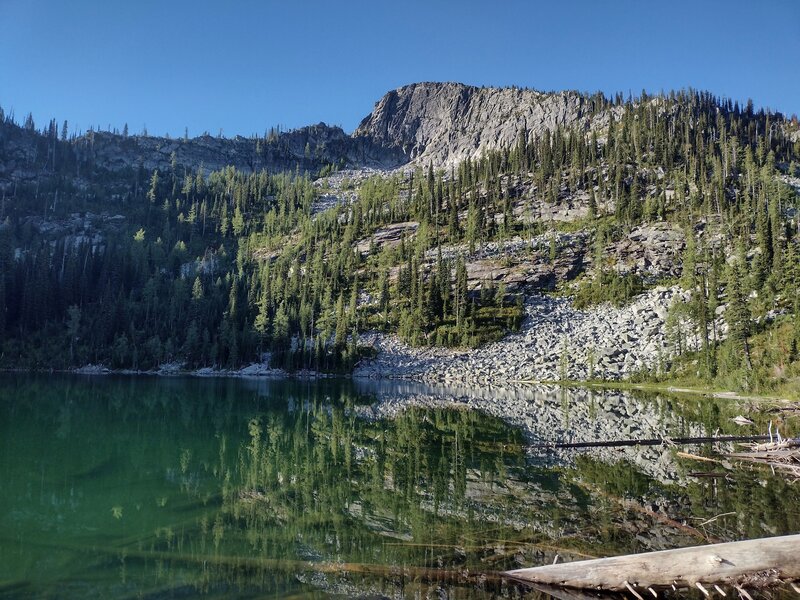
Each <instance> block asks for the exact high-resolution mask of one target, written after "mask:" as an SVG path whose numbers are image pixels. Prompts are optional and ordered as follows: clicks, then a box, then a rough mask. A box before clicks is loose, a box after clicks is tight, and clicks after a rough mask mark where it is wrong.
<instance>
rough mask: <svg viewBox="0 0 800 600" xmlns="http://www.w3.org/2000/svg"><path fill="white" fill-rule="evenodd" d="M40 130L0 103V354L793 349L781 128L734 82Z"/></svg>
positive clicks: (542, 364) (533, 365) (682, 355)
mask: <svg viewBox="0 0 800 600" xmlns="http://www.w3.org/2000/svg"><path fill="white" fill-rule="evenodd" d="M56 130H57V128H56V125H55V123H51V124H50V125H49V126H48V127H46V128H45V129H44V130H43V131H39V130H37V129H36V128H35V127H34V126H33V124H32V123H27V124H25V125H22V126H20V125H18V124H16V123H14V122H13V121H12V120H11V119H9V118H4V119H3V123H2V125H0V190H2V191H1V192H0V193H2V198H3V200H2V205H0V223H3V225H1V226H0V267H2V270H1V271H0V273H2V277H0V307H2V311H1V312H0V317H1V318H0V332H2V334H3V335H2V338H0V339H2V349H0V366H3V367H20V366H22V367H36V368H42V367H53V366H56V367H69V366H79V365H85V364H87V363H94V364H103V365H106V366H109V367H115V368H131V369H157V368H160V367H163V366H164V365H173V367H171V368H174V365H183V368H187V369H195V368H206V367H207V368H214V369H223V368H224V369H240V368H242V367H246V366H247V365H250V364H251V363H257V365H256V366H253V367H248V368H250V371H249V372H264V371H265V370H266V369H267V365H269V366H270V367H273V368H274V367H281V368H285V369H288V370H298V369H311V370H327V371H345V372H349V371H350V370H352V368H353V367H354V366H355V365H356V364H358V365H359V366H358V371H357V372H358V373H359V374H362V375H365V376H371V377H374V376H394V377H411V378H417V379H435V380H459V381H467V380H474V381H483V380H487V379H489V380H491V379H492V378H493V377H499V378H506V379H553V378H562V379H563V378H597V377H601V378H631V377H642V376H645V375H647V376H656V375H657V376H681V377H686V376H688V375H691V376H692V377H696V378H701V379H703V380H705V381H717V382H718V383H719V384H720V385H730V386H733V387H739V388H748V389H753V388H758V387H759V386H760V387H761V388H763V387H764V386H767V387H769V386H773V387H774V386H779V385H790V384H791V385H793V382H794V381H795V378H796V377H797V375H798V374H800V365H798V364H797V352H796V347H797V342H798V341H800V327H799V326H797V325H796V324H795V323H796V322H797V319H796V317H795V316H796V315H797V314H798V309H797V306H796V301H795V298H796V297H797V291H798V286H799V285H800V267H799V266H798V259H797V257H798V255H799V254H798V246H797V244H798V237H797V230H798V229H797V228H798V223H797V216H796V215H797V212H796V211H797V206H798V197H797V190H798V188H800V180H798V179H797V177H798V176H799V175H800V172H798V168H797V165H798V162H800V160H799V159H800V140H798V131H797V124H796V122H793V121H790V120H787V119H785V118H784V117H783V116H782V115H776V114H770V113H767V112H764V111H761V110H757V109H755V108H754V107H752V105H747V106H739V105H738V104H735V103H733V102H731V101H727V100H720V99H718V98H715V97H713V96H712V95H710V94H707V93H700V92H694V91H688V92H687V91H684V92H676V93H671V94H668V95H659V96H643V97H640V98H634V99H628V100H625V99H623V98H622V97H619V96H618V97H616V98H613V99H611V98H605V97H603V96H601V95H592V96H589V95H584V94H578V93H575V92H559V93H540V92H535V91H531V90H521V89H516V88H474V87H469V86H464V85H460V84H432V83H423V84H416V85H411V86H406V87H403V88H400V89H398V90H395V91H393V92H389V93H388V94H387V95H386V96H384V97H383V98H382V99H381V100H380V101H379V102H378V103H377V105H376V107H375V109H374V111H373V112H372V113H371V114H370V115H369V116H367V117H366V118H365V119H364V120H363V121H362V123H361V125H360V126H359V127H358V128H357V130H356V131H355V132H354V133H353V135H352V136H350V135H347V134H345V133H344V132H342V131H341V130H340V129H336V128H330V127H327V126H324V125H317V126H312V127H308V128H303V129H300V130H296V131H292V132H284V133H279V132H273V133H272V134H268V135H266V136H264V137H263V138H261V137H259V138H247V139H245V138H235V139H232V140H228V139H224V138H213V137H209V136H205V137H201V138H194V139H183V140H169V139H166V138H155V137H150V136H130V135H129V136H124V135H120V134H114V133H108V132H105V133H103V132H94V133H89V134H87V135H84V136H80V137H75V136H72V137H69V136H61V135H59V134H57V131H56ZM62 138H63V139H62ZM398 167H402V168H399V169H398ZM604 303H605V304H604ZM514 332H518V333H514ZM376 351H379V352H380V354H379V356H378V357H377V360H375V361H370V360H369V358H370V357H371V356H372V355H373V353H374V352H376ZM670 374H671V375H670Z"/></svg>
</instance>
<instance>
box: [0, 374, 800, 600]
mask: <svg viewBox="0 0 800 600" xmlns="http://www.w3.org/2000/svg"><path fill="white" fill-rule="evenodd" d="M462 392H463V393H462ZM462 392H458V393H452V394H450V395H448V394H446V393H444V392H443V390H433V391H432V390H430V389H427V390H423V389H420V388H418V387H413V386H412V387H410V388H409V387H407V386H405V387H404V384H399V385H397V386H395V387H394V388H392V386H391V385H386V384H381V385H380V386H378V387H376V386H374V385H373V386H370V385H367V386H364V385H363V384H358V385H354V384H352V383H350V382H347V381H336V380H326V381H321V382H286V381H263V380H261V381H237V380H216V379H215V380H197V379H163V378H162V379H158V378H153V379H147V378H100V379H91V378H90V379H86V378H77V377H50V378H43V377H28V376H24V377H22V376H13V377H12V376H7V377H3V378H0V399H2V404H1V405H0V414H1V415H2V419H1V420H0V428H1V429H0V431H2V441H3V452H2V457H0V476H1V477H2V479H3V486H2V491H0V530H2V532H3V533H2V534H1V535H2V539H0V582H2V584H0V596H2V597H34V596H35V597H40V596H47V595H57V596H59V597H91V596H97V597H108V596H115V597H124V596H137V597H152V598H156V597H173V596H175V595H181V594H189V595H193V594H198V593H203V594H207V595H210V596H214V595H222V596H226V597H230V596H241V597H250V596H252V595H262V594H277V595H281V596H283V595H288V596H291V595H302V596H303V597H307V596H308V595H310V594H311V595H313V594H320V595H323V596H325V595H329V594H344V595H378V596H384V595H385V596H390V597H395V596H402V597H417V596H420V595H422V596H425V595H427V594H431V593H434V592H436V593H438V592H437V590H438V591H440V592H443V593H445V592H446V593H451V594H455V595H457V596H458V597H490V596H509V597H512V596H515V595H517V594H519V593H523V592H524V590H522V589H519V588H517V587H516V586H515V585H514V584H511V583H509V582H507V581H504V580H502V579H501V578H499V577H498V576H497V575H496V573H497V572H499V571H502V570H504V569H508V568H514V567H518V566H529V565H536V564H545V563H549V562H552V561H553V559H554V557H555V555H556V554H559V555H560V556H561V557H562V558H563V559H568V560H569V559H578V558H581V557H587V556H600V555H609V554H616V553H621V552H631V551H641V550H650V549H661V548H665V547H674V546H681V545H689V544H694V543H700V542H702V541H703V539H704V538H705V539H711V538H714V539H717V538H718V539H734V538H738V537H745V536H748V537H752V536H757V535H764V534H767V533H770V534H771V533H784V532H790V531H797V530H798V526H799V525H800V523H798V517H797V514H796V513H795V512H793V511H792V510H788V507H791V506H796V504H797V501H798V493H797V491H796V489H794V488H792V487H791V486H790V485H788V484H787V483H785V482H783V481H782V480H780V479H779V478H775V477H771V476H769V475H768V474H766V473H760V474H759V477H760V479H759V480H758V481H754V478H753V474H752V472H740V471H736V470H731V471H730V472H729V473H727V475H726V477H727V482H726V481H725V480H718V479H717V478H696V477H690V476H689V474H688V469H687V467H686V466H685V465H683V464H682V463H680V461H678V460H677V459H675V457H674V455H673V453H674V451H673V450H671V449H668V448H667V449H658V450H657V452H659V453H662V454H664V455H668V457H669V458H668V459H667V458H664V459H661V458H659V457H660V455H658V456H655V455H654V456H655V458H653V459H652V460H656V461H659V460H660V461H662V462H663V465H670V466H671V467H674V468H675V469H677V470H679V471H680V472H679V473H676V478H677V479H679V480H680V482H681V483H680V485H675V484H674V482H673V480H670V479H668V478H667V479H665V478H663V477H661V476H660V475H659V473H660V471H659V470H658V469H655V470H654V469H649V470H648V467H646V466H645V465H643V464H642V465H640V464H637V462H636V461H637V460H639V461H640V462H641V461H642V459H641V458H637V457H635V456H634V455H632V454H631V453H630V452H631V451H630V450H626V452H627V454H619V455H618V456H616V457H614V456H613V455H612V454H610V453H609V452H608V451H607V450H604V452H603V453H584V454H581V455H572V456H571V457H567V456H565V455H558V456H549V457H545V458H544V459H542V458H541V457H537V456H533V455H532V454H531V452H530V449H529V448H528V444H529V442H530V441H531V439H532V438H534V437H536V436H537V435H543V434H544V433H545V431H544V430H543V429H541V428H537V426H536V425H535V422H536V419H534V418H533V417H534V416H536V415H538V417H539V419H540V421H541V423H544V424H546V425H547V427H549V428H551V430H552V431H551V435H552V436H553V437H552V439H556V438H557V437H558V436H559V435H563V433H564V432H563V431H557V430H556V425H554V423H557V422H563V421H564V412H565V411H566V412H567V413H569V414H571V415H572V421H571V422H572V423H573V424H575V423H578V424H581V423H586V424H587V425H586V427H587V428H589V427H590V426H589V425H588V424H589V423H590V422H593V423H594V424H593V425H592V426H591V427H595V429H592V430H591V431H595V432H602V431H603V427H605V426H600V425H597V423H598V422H599V421H601V420H602V419H604V418H607V419H610V418H611V417H609V416H608V415H617V417H616V418H617V419H618V420H619V422H625V421H626V420H627V421H629V422H631V423H638V424H636V425H635V427H634V429H635V428H636V427H639V428H641V427H643V426H646V427H653V428H656V429H658V428H662V429H663V430H664V431H671V430H672V428H674V427H679V428H685V429H688V430H692V431H694V430H695V429H697V428H701V429H702V428H705V427H706V425H705V424H703V423H702V420H703V419H702V418H697V417H696V415H691V414H690V413H691V406H684V405H682V404H681V403H675V404H671V405H670V406H669V410H668V411H667V410H666V408H665V405H664V402H667V401H666V400H664V399H648V398H634V397H632V396H630V395H627V394H625V395H622V396H619V397H618V396H613V397H612V396H608V397H600V398H594V399H592V398H589V397H588V396H586V395H585V393H582V392H581V393H574V394H573V393H570V396H569V397H567V398H566V399H565V398H564V397H562V396H561V395H560V394H559V393H558V392H557V391H554V390H550V391H548V390H539V391H537V392H536V393H532V392H530V391H522V392H519V391H518V392H514V391H508V390H506V391H495V392H494V393H492V392H486V391H470V390H463V391H462ZM411 397H413V398H415V399H416V400H415V401H413V402H412V401H410V398H411ZM492 397H495V398H497V397H500V398H501V399H503V402H504V405H505V406H506V407H511V408H512V409H514V410H516V409H518V408H520V407H522V406H523V404H524V406H525V412H524V415H522V414H517V417H518V418H517V419H516V420H515V419H514V418H513V415H511V414H501V413H502V411H499V410H498V411H491V410H488V407H489V405H490V403H489V400H490V399H491V398H492ZM432 398H436V399H437V400H436V401H435V402H434V401H433V400H432ZM481 398H483V400H481ZM620 398H622V399H621V400H620ZM481 402H484V404H485V406H484V407H483V408H487V410H481V408H482V406H481ZM592 402H594V403H595V407H594V408H593V409H592V408H591V403H592ZM623 407H624V408H625V410H622V408H623ZM389 408H391V410H389ZM553 411H555V412H553ZM559 411H561V412H559ZM681 411H683V414H686V415H689V416H683V415H682V414H681ZM517 412H518V413H519V411H517ZM551 413H552V414H551ZM525 415H527V416H525ZM592 415H594V416H592ZM659 415H660V416H659ZM592 419H594V421H592ZM642 423H644V424H645V425H642ZM609 426H610V425H609ZM637 431H638V429H637ZM634 452H635V450H634ZM620 459H622V460H620ZM647 460H650V461H651V462H652V460H651V459H649V458H648V459H647ZM663 465H662V466H663ZM694 466H695V465H692V468H694ZM662 470H663V469H662ZM727 512H730V513H734V514H733V516H727V517H722V518H719V519H717V520H716V521H713V522H711V523H704V521H707V520H708V519H709V518H711V517H713V516H715V515H720V514H722V513H727ZM679 524H687V526H679Z"/></svg>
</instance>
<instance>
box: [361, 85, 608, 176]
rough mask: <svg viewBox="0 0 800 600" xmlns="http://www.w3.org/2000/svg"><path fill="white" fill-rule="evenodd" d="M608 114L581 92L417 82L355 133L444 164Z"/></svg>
mask: <svg viewBox="0 0 800 600" xmlns="http://www.w3.org/2000/svg"><path fill="white" fill-rule="evenodd" d="M607 119H608V114H607V111H599V112H595V111H594V110H592V102H591V99H590V98H589V97H587V96H585V95H582V94H579V93H577V92H558V93H543V92H537V91H535V90H529V89H521V88H478V87H473V86H468V85H463V84H460V83H417V84H412V85H407V86H405V87H401V88H399V89H397V90H394V91H391V92H389V93H388V94H386V95H385V96H384V97H383V98H381V99H380V101H378V103H377V104H376V105H375V109H374V110H373V111H372V113H371V114H370V115H369V116H367V117H366V118H365V119H364V120H363V121H362V122H361V124H360V125H359V126H358V128H357V129H356V131H355V132H354V134H353V136H354V137H355V138H356V139H364V140H370V141H372V142H373V143H375V144H378V145H380V146H383V147H386V148H398V149H400V150H402V152H403V154H404V155H405V156H406V157H407V158H408V160H410V161H414V162H416V163H418V164H427V163H432V164H433V165H434V166H439V167H442V166H451V165H454V164H457V163H458V162H459V161H461V160H463V159H465V158H476V157H478V156H480V155H481V154H482V153H483V152H484V151H486V150H491V149H496V148H502V147H508V146H511V145H513V144H515V143H516V142H517V141H518V140H519V137H520V134H522V133H523V132H528V135H529V136H530V137H538V136H540V135H542V134H544V132H545V131H553V130H554V129H556V128H557V127H571V126H578V127H583V128H587V129H588V128H590V127H596V126H601V125H603V124H605V123H607Z"/></svg>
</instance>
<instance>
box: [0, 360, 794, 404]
mask: <svg viewBox="0 0 800 600" xmlns="http://www.w3.org/2000/svg"><path fill="white" fill-rule="evenodd" d="M89 366H90V367H92V368H87V367H76V368H73V369H28V368H3V369H0V375H7V374H27V375H46V374H59V375H85V376H92V377H104V376H115V375H117V376H119V375H122V376H146V377H165V378H170V377H175V378H179V377H191V378H197V379H251V380H273V381H282V380H283V381H291V380H296V381H312V380H313V381H316V380H322V379H344V380H351V381H363V382H369V381H372V382H381V383H397V384H420V385H426V386H432V387H436V386H449V385H453V383H454V382H447V381H437V380H428V379H426V378H419V377H414V376H411V375H396V374H395V375H387V376H382V377H376V376H375V375H374V374H370V375H359V374H357V373H355V372H352V373H322V372H319V371H295V372H291V371H286V370H283V369H264V370H260V371H258V372H251V371H247V367H245V368H243V369H239V370H236V371H231V370H226V369H219V370H217V369H212V368H210V367H204V368H200V369H194V370H168V371H167V370H134V369H111V368H107V367H101V366H95V365H89ZM463 386H466V387H470V388H477V389H480V388H487V387H489V388H498V389H506V388H513V387H529V388H536V387H559V388H564V389H601V390H609V391H617V392H626V391H639V392H653V393H663V394H671V395H675V396H680V395H687V396H702V397H706V398H716V399H728V400H733V401H736V402H752V403H756V404H757V405H758V407H759V408H762V409H763V408H766V407H767V406H768V405H770V404H771V405H774V406H780V405H784V404H790V403H793V402H795V400H792V399H791V398H787V397H783V396H772V395H754V394H744V393H740V392H734V391H731V390H718V389H713V388H703V387H686V386H681V385H676V384H669V383H647V382H630V381H626V380H608V381H598V380H564V381H559V380H546V379H542V380H536V379H520V380H513V379H506V380H501V381H497V382H494V383H480V382H463V383H461V384H460V386H459V387H463Z"/></svg>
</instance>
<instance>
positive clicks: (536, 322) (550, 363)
mask: <svg viewBox="0 0 800 600" xmlns="http://www.w3.org/2000/svg"><path fill="white" fill-rule="evenodd" d="M688 299H689V294H688V293H687V292H685V291H684V290H682V289H681V288H680V287H678V286H672V287H659V288H654V289H652V290H649V291H647V292H645V293H643V294H640V295H639V296H637V297H636V298H635V299H634V300H633V301H632V302H631V303H629V304H627V305H625V306H622V307H615V306H612V305H609V304H604V305H600V306H596V307H593V308H591V309H587V310H579V309H576V308H574V307H573V306H572V303H571V300H570V299H569V298H566V297H559V296H546V295H533V296H529V297H528V298H527V299H526V302H525V307H524V310H525V319H524V322H523V325H522V328H521V329H520V331H519V332H516V333H513V334H510V335H508V336H506V337H505V338H503V339H502V340H500V341H497V342H494V343H492V344H488V345H486V346H483V347H481V348H477V349H473V350H462V349H450V348H441V347H422V348H414V347H411V346H409V345H408V344H406V343H405V342H403V341H402V340H400V339H399V338H398V337H397V336H396V335H387V334H382V333H378V332H372V333H365V334H362V336H361V340H360V344H361V345H363V346H369V347H372V348H373V349H374V350H375V351H376V352H377V355H376V357H375V358H374V359H371V360H366V361H363V362H362V363H360V364H359V365H357V366H356V368H355V369H354V370H353V373H352V377H353V378H354V379H373V380H375V379H378V380H379V379H386V380H407V381H417V382H424V383H432V384H447V385H452V384H456V385H470V386H487V385H490V386H491V385H505V384H509V383H518V382H543V381H545V382H546V381H567V380H569V381H581V380H606V381H620V380H625V379H628V378H630V377H631V376H633V375H635V374H637V373H641V372H648V371H649V372H652V371H658V370H660V369H661V368H663V367H664V365H665V364H666V362H667V361H668V360H669V359H670V358H672V357H673V356H674V354H675V351H674V344H672V343H671V340H670V336H669V332H668V327H667V315H668V312H669V309H670V306H671V305H672V304H673V303H674V302H679V301H687V300H688ZM678 327H682V328H683V331H682V334H681V335H682V338H683V340H684V342H683V343H684V349H686V348H689V349H691V348H693V347H696V346H697V344H698V343H699V342H698V340H694V339H692V336H691V334H690V333H689V332H688V330H687V328H686V327H685V325H683V326H681V325H678ZM718 331H720V332H721V333H722V334H724V331H725V325H724V323H722V322H720V323H719V325H718ZM72 372H74V373H78V374H83V375H107V374H123V375H131V374H136V375H160V376H180V375H185V376H194V377H235V378H250V377H253V378H268V379H285V378H295V379H318V378H326V377H340V376H341V375H332V374H327V373H320V372H317V371H299V372H288V371H285V370H284V369H280V368H273V367H271V366H270V364H269V361H265V362H262V363H253V364H250V365H247V366H245V367H242V368H240V369H218V368H214V367H204V368H200V369H185V368H183V365H182V364H181V363H168V364H164V365H161V366H160V367H159V368H158V369H154V370H148V371H134V370H115V369H110V368H108V367H106V366H104V365H85V366H83V367H80V368H77V369H73V370H72Z"/></svg>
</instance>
